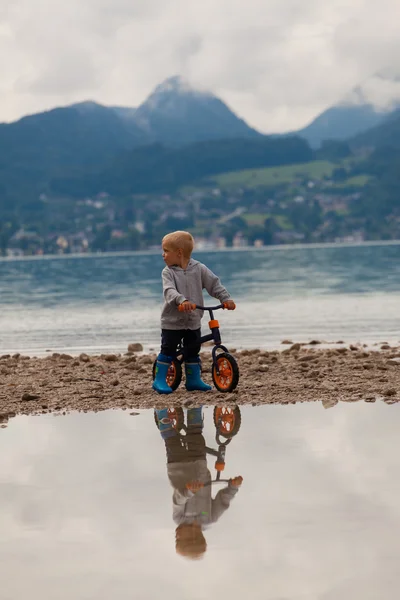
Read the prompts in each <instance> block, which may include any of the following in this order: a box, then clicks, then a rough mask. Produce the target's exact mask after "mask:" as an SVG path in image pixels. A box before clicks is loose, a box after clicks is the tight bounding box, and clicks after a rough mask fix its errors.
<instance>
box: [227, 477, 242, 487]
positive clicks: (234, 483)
mask: <svg viewBox="0 0 400 600" xmlns="http://www.w3.org/2000/svg"><path fill="white" fill-rule="evenodd" d="M229 483H230V484H231V485H232V486H233V487H240V486H241V485H242V483H243V477H241V476H240V475H239V476H238V477H233V479H230V480H229Z"/></svg>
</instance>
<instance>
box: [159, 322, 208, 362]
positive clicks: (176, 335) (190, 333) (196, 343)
mask: <svg viewBox="0 0 400 600" xmlns="http://www.w3.org/2000/svg"><path fill="white" fill-rule="evenodd" d="M200 337H201V333H200V329H162V330H161V354H165V356H173V357H175V356H176V352H177V349H178V346H179V345H180V344H181V343H182V346H183V350H184V358H185V360H187V359H189V360H190V359H193V358H197V356H198V354H199V352H200V348H201V344H200Z"/></svg>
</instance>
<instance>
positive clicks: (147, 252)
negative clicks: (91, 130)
mask: <svg viewBox="0 0 400 600" xmlns="http://www.w3.org/2000/svg"><path fill="white" fill-rule="evenodd" d="M399 245H400V239H399V240H371V241H368V240H367V241H363V242H313V243H310V244H273V245H270V246H261V247H255V246H242V247H238V248H232V247H227V248H198V249H197V248H195V250H194V254H205V253H210V252H218V253H223V252H250V251H252V252H257V253H259V252H269V251H271V252H276V251H280V250H302V249H313V248H329V249H331V248H359V247H371V246H399ZM160 252H161V246H160V248H159V249H157V248H151V249H148V250H129V251H121V252H82V253H71V254H41V255H26V256H1V257H0V262H12V261H25V260H43V259H44V260H52V259H64V260H65V259H69V258H107V257H115V256H146V255H149V256H152V255H157V254H160Z"/></svg>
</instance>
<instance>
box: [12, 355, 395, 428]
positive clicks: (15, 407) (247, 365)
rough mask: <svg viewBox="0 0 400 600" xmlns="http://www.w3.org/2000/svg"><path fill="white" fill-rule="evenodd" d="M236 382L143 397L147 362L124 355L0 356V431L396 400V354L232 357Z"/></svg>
mask: <svg viewBox="0 0 400 600" xmlns="http://www.w3.org/2000/svg"><path fill="white" fill-rule="evenodd" d="M234 355H235V357H236V359H237V361H238V363H239V369H240V381H239V385H238V387H237V389H236V390H235V391H234V392H233V393H228V394H222V393H220V392H218V391H217V390H216V389H215V388H213V390H212V391H211V392H207V393H199V392H187V391H186V390H185V387H184V381H182V383H181V386H180V388H179V389H178V390H177V391H175V392H174V393H173V394H170V395H168V396H160V395H159V394H157V393H156V392H154V391H153V390H152V389H151V381H152V374H151V373H152V363H153V360H154V358H155V355H154V354H149V355H143V354H141V353H130V354H125V355H115V354H111V355H101V356H88V355H85V354H82V355H80V356H79V357H72V356H69V355H67V354H52V355H49V356H47V357H45V358H29V357H27V356H21V355H14V356H9V355H3V356H0V426H3V427H4V426H5V425H6V423H7V421H8V419H9V418H11V417H14V416H16V415H17V414H25V415H28V414H39V413H49V412H53V413H61V414H62V413H66V412H69V411H86V412H87V411H100V410H106V409H111V408H119V409H123V410H129V409H136V408H152V407H156V408H160V407H163V406H165V405H168V406H190V405H192V404H193V405H196V404H200V403H202V404H209V405H217V404H228V405H232V404H253V405H254V404H256V405H258V404H271V403H272V404H294V403H296V402H313V401H321V402H322V403H323V406H325V407H326V408H329V407H331V406H334V405H335V404H337V402H340V401H344V402H356V401H360V400H362V401H366V402H375V401H376V400H383V401H385V402H386V403H388V404H391V403H394V402H398V401H399V400H400V346H396V347H393V346H392V347H390V346H389V345H387V344H383V345H381V346H377V347H376V348H375V349H374V350H370V349H368V350H367V349H366V348H364V347H362V346H360V345H351V346H340V347H339V346H338V347H336V348H324V349H322V348H319V347H318V345H317V344H315V345H301V344H292V345H283V346H282V350H281V351H273V352H267V351H260V350H243V351H239V352H235V353H234ZM202 361H203V373H204V374H203V377H204V379H205V381H207V382H209V383H212V382H211V374H210V369H211V353H210V352H209V351H208V352H204V353H202Z"/></svg>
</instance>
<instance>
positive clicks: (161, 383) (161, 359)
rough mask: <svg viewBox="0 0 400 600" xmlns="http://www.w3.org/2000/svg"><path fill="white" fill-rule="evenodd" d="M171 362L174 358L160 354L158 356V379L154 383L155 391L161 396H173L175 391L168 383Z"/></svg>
mask: <svg viewBox="0 0 400 600" xmlns="http://www.w3.org/2000/svg"><path fill="white" fill-rule="evenodd" d="M171 362H172V358H171V357H170V356H166V355H165V354H159V355H158V356H157V366H156V377H155V379H154V381H153V390H155V391H156V392H158V393H159V394H171V393H172V391H173V390H172V388H170V387H169V385H168V383H167V381H166V379H167V373H168V369H169V366H170V364H171Z"/></svg>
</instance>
